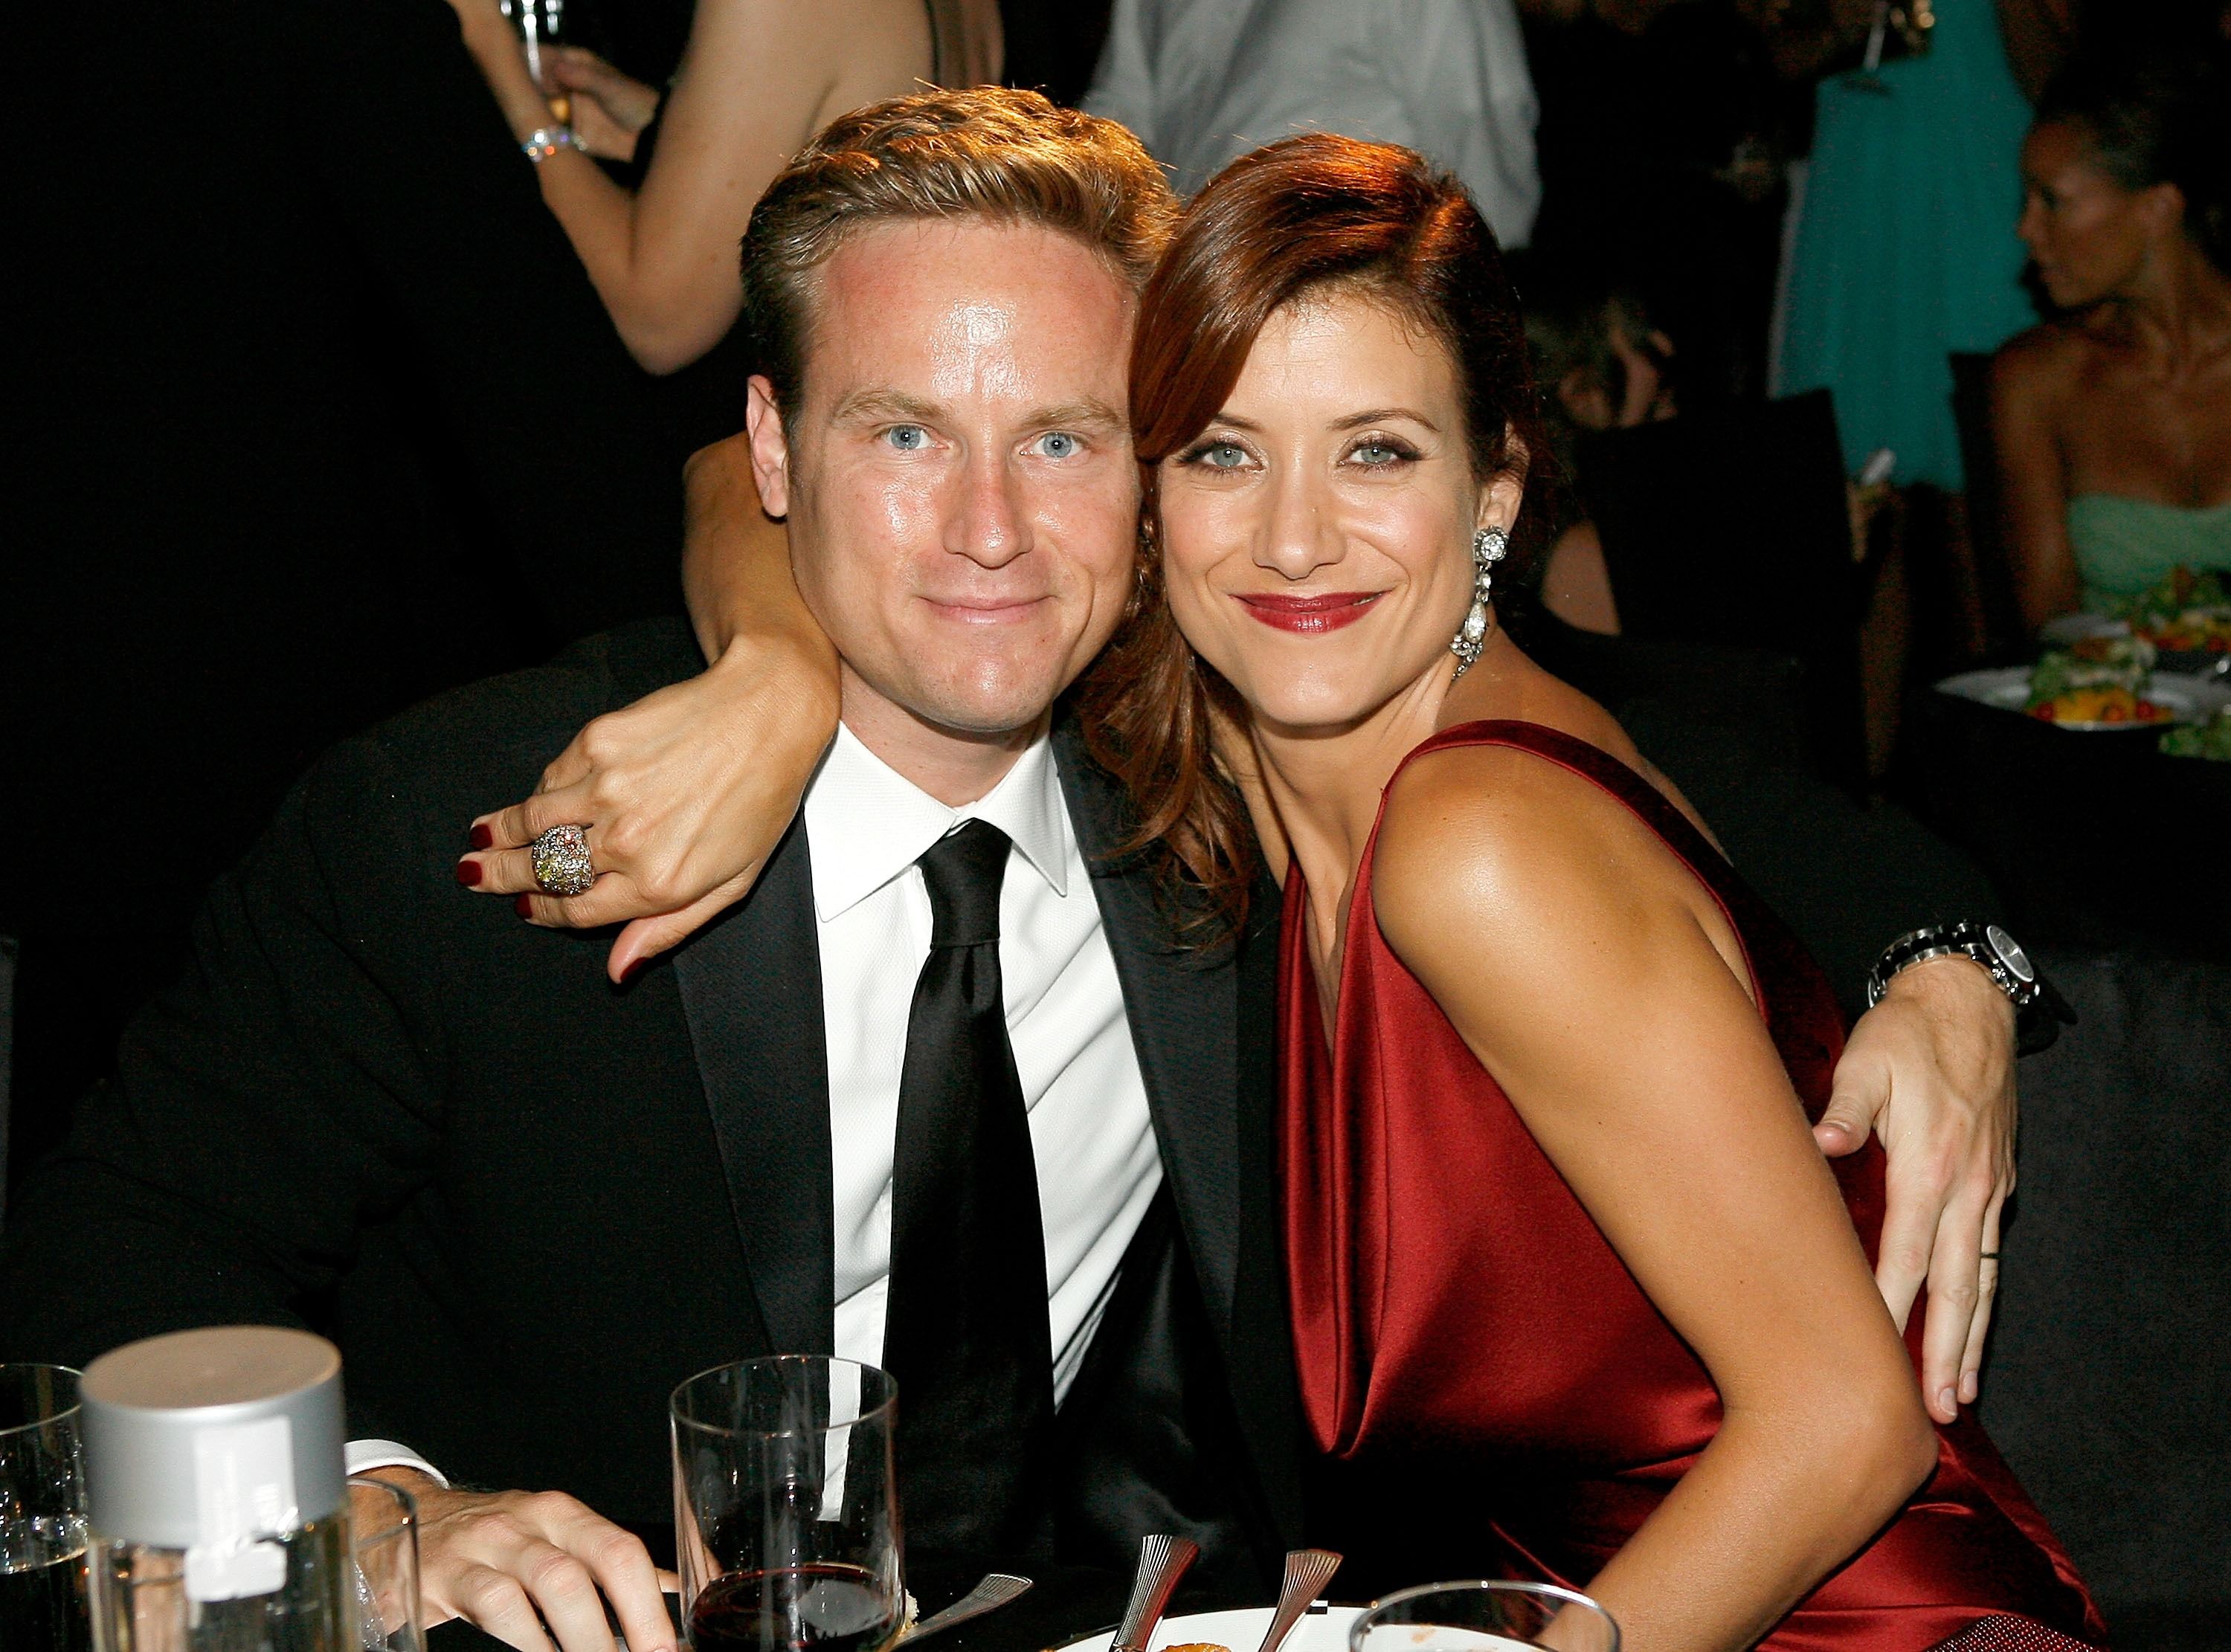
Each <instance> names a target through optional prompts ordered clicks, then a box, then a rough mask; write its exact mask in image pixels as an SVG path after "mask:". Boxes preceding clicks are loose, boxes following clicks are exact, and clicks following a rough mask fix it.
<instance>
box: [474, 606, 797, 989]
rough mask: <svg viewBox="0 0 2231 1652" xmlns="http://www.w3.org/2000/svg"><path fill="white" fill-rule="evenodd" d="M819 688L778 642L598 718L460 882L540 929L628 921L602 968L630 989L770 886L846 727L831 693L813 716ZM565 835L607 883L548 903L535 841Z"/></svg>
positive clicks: (743, 646)
mask: <svg viewBox="0 0 2231 1652" xmlns="http://www.w3.org/2000/svg"><path fill="white" fill-rule="evenodd" d="M770 654H772V655H773V657H772V658H771V657H769V656H770ZM817 681H818V674H817V671H816V669H815V668H813V667H812V666H809V665H805V664H801V663H799V662H796V661H789V660H788V659H787V658H786V657H785V656H784V655H782V653H781V649H780V644H779V643H776V642H769V643H767V644H766V645H764V646H763V647H762V646H761V645H756V644H753V643H739V644H737V645H735V646H734V647H732V648H731V649H729V651H728V652H727V654H726V655H723V656H722V657H721V660H720V661H718V662H716V663H715V665H714V666H713V667H712V668H710V669H708V670H707V671H705V672H703V673H702V674H699V675H697V676H695V677H690V678H688V679H686V680H685V681H681V682H677V683H675V684H672V685H671V686H669V687H665V688H662V689H660V690H658V691H657V692H656V694H650V695H647V696H645V697H644V698H643V699H642V700H637V701H636V702H635V704H633V705H631V706H626V707H622V708H621V709H620V710H618V711H616V712H610V713H606V714H605V715H604V716H602V717H599V718H598V719H597V720H595V721H593V722H592V723H590V724H589V725H588V726H586V727H585V728H583V729H582V731H581V732H579V734H577V735H575V736H574V737H573V740H572V744H571V745H568V746H566V749H565V751H563V752H560V753H559V756H558V758H557V759H556V760H555V761H554V762H553V763H552V764H551V765H550V766H549V767H548V768H547V769H546V770H544V771H543V774H542V781H541V784H540V785H539V786H537V787H536V788H535V791H534V794H533V796H532V797H528V798H527V799H526V800H525V801H523V802H521V803H514V804H513V805H512V806H511V807H510V808H508V809H499V810H495V812H494V813H492V814H487V815H483V816H481V817H480V818H479V819H478V820H476V821H475V822H474V823H473V842H474V843H475V852H474V853H472V854H470V855H466V856H464V857H463V859H462V860H461V861H458V863H457V866H458V873H457V875H458V880H459V881H461V882H467V883H469V886H470V887H473V888H475V889H477V890H479V891H481V892H482V893H483V894H508V895H514V896H516V897H517V898H518V901H519V907H520V915H521V917H523V918H526V919H527V920H528V921H529V922H531V923H536V924H541V925H545V926H549V927H552V928H558V929H598V928H602V927H604V926H606V925H609V924H623V923H624V924H625V925H626V927H625V928H624V929H623V930H622V931H621V932H620V934H619V936H618V939H616V940H615V941H614V942H613V943H612V949H611V955H610V957H609V958H608V959H607V962H606V970H607V972H608V973H609V974H610V975H611V978H612V979H613V980H614V981H624V980H626V979H627V978H629V977H630V976H631V975H632V974H633V973H634V972H635V971H636V970H637V968H638V967H639V966H640V965H643V963H645V962H646V961H648V960H649V959H650V958H654V957H656V955H657V954H658V953H660V952H665V951H667V950H669V948H671V947H674V946H676V945H680V944H681V942H682V940H683V939H686V938H687V937H688V936H689V935H690V934H692V933H694V932H695V931H696V930H698V929H700V928H702V926H704V925H705V924H706V923H708V922H709V921H710V920H712V919H713V918H714V917H715V916H716V915H717V914H718V913H721V912H722V911H724V910H726V909H727V907H731V906H734V904H735V903H736V902H737V901H739V900H742V899H743V898H744V896H745V895H746V894H749V893H750V891H751V887H752V885H753V883H755V882H757V881H759V875H760V872H761V870H762V869H764V868H765V867H766V861H767V858H768V856H769V855H773V852H774V849H775V846H776V845H777V844H778V843H779V842H781V841H782V837H783V834H784V833H785V832H786V831H787V830H788V829H789V827H790V823H791V820H792V817H793V816H795V815H796V814H797V812H798V805H799V800H800V799H801V798H802V797H804V796H805V784H806V782H807V780H808V779H809V778H811V777H812V772H813V768H814V765H816V764H817V763H818V761H819V760H820V757H821V753H822V752H823V751H824V749H825V748H826V747H827V745H828V744H829V739H830V736H831V732H833V730H834V728H835V726H836V713H835V698H834V696H833V694H832V695H831V697H830V699H829V700H828V703H827V705H826V706H824V707H821V708H820V710H819V711H818V712H817V711H816V709H815V697H814V693H813V688H814V685H815V683H816V682H817ZM568 824H571V825H578V826H582V827H584V828H585V829H586V835H587V842H588V847H589V854H590V859H591V864H592V867H593V868H594V869H595V871H596V874H597V879H596V882H595V883H594V884H593V885H592V886H591V887H590V888H589V889H588V890H587V891H586V892H585V894H578V895H569V896H558V895H550V894H543V893H541V891H540V887H539V886H538V885H537V884H536V882H535V881H534V864H533V849H532V848H531V845H532V844H533V842H534V840H535V839H536V838H537V837H539V836H541V834H542V833H544V832H546V831H547V830H549V829H550V828H552V827H553V826H562V825H568ZM468 868H470V870H468Z"/></svg>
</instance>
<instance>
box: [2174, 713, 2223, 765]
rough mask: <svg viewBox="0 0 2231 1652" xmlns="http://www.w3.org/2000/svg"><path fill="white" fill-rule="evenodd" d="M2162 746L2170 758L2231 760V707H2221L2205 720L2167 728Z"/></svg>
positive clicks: (2220, 761) (2221, 761)
mask: <svg viewBox="0 0 2231 1652" xmlns="http://www.w3.org/2000/svg"><path fill="white" fill-rule="evenodd" d="M2161 749H2162V750H2163V752H2166V753H2168V754H2169V755H2170V757H2189V758H2213V759H2214V760H2215V761H2216V762H2218V763H2231V706H2224V707H2219V708H2218V710H2217V711H2216V713H2215V716H2213V717H2211V718H2209V719H2208V720H2207V721H2206V722H2204V723H2188V724H2186V725H2185V726H2183V727H2182V728H2172V729H2169V730H2166V731H2164V732H2163V735H2162V737H2161Z"/></svg>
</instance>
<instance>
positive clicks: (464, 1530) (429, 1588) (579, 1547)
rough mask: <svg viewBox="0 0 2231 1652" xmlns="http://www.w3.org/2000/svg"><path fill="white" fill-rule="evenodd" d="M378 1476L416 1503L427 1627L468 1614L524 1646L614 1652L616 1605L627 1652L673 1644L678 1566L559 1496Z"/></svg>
mask: <svg viewBox="0 0 2231 1652" xmlns="http://www.w3.org/2000/svg"><path fill="white" fill-rule="evenodd" d="M376 1472H377V1474H378V1477H379V1478H381V1479H383V1480H387V1481H393V1482H394V1483H395V1484H396V1485H398V1486H401V1487H403V1488H404V1490H406V1491H408V1492H409V1493H410V1494H411V1496H413V1497H414V1498H416V1499H417V1503H418V1596H419V1600H420V1602H421V1604H422V1607H423V1609H424V1617H425V1624H426V1627H427V1628H429V1629H431V1628H433V1627H434V1626H435V1625H436V1624H437V1623H448V1622H449V1620H450V1619H451V1618H453V1617H462V1618H463V1619H464V1620H465V1621H466V1622H467V1623H471V1624H473V1625H475V1627H477V1628H479V1629H483V1630H485V1631H487V1632H488V1634H490V1635H493V1636H495V1637H496V1639H498V1640H500V1641H502V1642H505V1643H506V1644H507V1645H510V1646H515V1647H518V1648H520V1649H521V1652H614V1649H613V1645H612V1632H611V1627H610V1626H609V1624H608V1623H607V1622H606V1620H605V1602H606V1601H610V1602H611V1610H612V1613H613V1615H614V1616H615V1617H618V1619H619V1625H620V1633H621V1634H623V1635H624V1636H626V1637H627V1643H628V1647H629V1652H676V1636H675V1633H674V1625H673V1623H672V1621H671V1620H670V1619H669V1618H668V1617H667V1615H666V1603H665V1601H664V1599H663V1593H662V1588H661V1585H662V1584H664V1583H667V1582H669V1580H670V1577H671V1574H669V1573H663V1572H661V1571H658V1570H657V1569H656V1567H654V1566H653V1565H651V1564H650V1552H648V1551H647V1550H645V1549H644V1547H643V1545H642V1543H641V1542H640V1541H638V1540H637V1539H636V1538H635V1537H633V1536H632V1535H630V1533H627V1532H624V1531H622V1530H621V1529H620V1528H619V1527H618V1526H614V1525H613V1524H612V1523H611V1521H610V1520H605V1519H603V1518H602V1517H600V1516H598V1514H596V1513H592V1511H591V1510H590V1509H589V1508H587V1507H585V1506H584V1505H583V1504H581V1503H579V1502H576V1501H575V1500H573V1499H572V1498H571V1497H568V1496H566V1494H564V1493H563V1492H515V1491H513V1492H469V1491H452V1490H450V1489H449V1487H445V1486H443V1485H442V1484H441V1483H440V1482H438V1481H435V1480H432V1479H430V1478H429V1477H428V1476H427V1475H422V1474H420V1473H418V1472H417V1470H415V1469H411V1468H382V1469H379V1470H377V1471H376ZM553 1643H554V1644H553Z"/></svg>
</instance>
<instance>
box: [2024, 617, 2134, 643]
mask: <svg viewBox="0 0 2231 1652" xmlns="http://www.w3.org/2000/svg"><path fill="white" fill-rule="evenodd" d="M2037 634H2038V635H2039V636H2041V637H2043V638H2044V639H2045V640H2046V641H2047V642H2051V643H2053V644H2054V645H2055V646H2056V647H2059V648H2064V649H2065V648H2066V647H2067V646H2068V645H2069V644H2070V643H2072V642H2089V641H2090V640H2091V639H2092V638H2093V637H2095V636H2129V635H2130V634H2131V623H2130V622H2129V621H2128V620H2118V619H2109V618H2108V617H2107V616H2105V614H2060V615H2056V616H2054V617H2053V618H2052V619H2049V620H2047V621H2046V623H2044V624H2043V625H2040V627H2038V631H2037Z"/></svg>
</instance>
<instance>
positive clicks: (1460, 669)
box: [1449, 527, 1510, 677]
mask: <svg viewBox="0 0 2231 1652" xmlns="http://www.w3.org/2000/svg"><path fill="white" fill-rule="evenodd" d="M1508 550H1510V535H1509V534H1507V533H1505V532H1504V531H1503V530H1502V529H1501V528H1491V527H1488V528H1482V529H1480V531H1479V532H1477V533H1475V534H1473V535H1472V536H1471V612H1469V613H1467V614H1466V615H1465V622H1464V624H1463V625H1462V626H1461V627H1460V628H1458V631H1457V635H1456V641H1454V642H1452V643H1450V644H1449V652H1450V653H1451V654H1453V655H1456V656H1457V675H1458V676H1459V677H1461V676H1462V675H1464V674H1465V672H1467V671H1469V670H1471V668H1472V662H1473V661H1476V660H1478V658H1479V651H1480V650H1481V649H1484V648H1485V647H1486V646H1487V628H1488V626H1489V624H1490V623H1491V621H1492V618H1493V616H1492V614H1491V611H1490V610H1489V608H1488V605H1487V598H1488V593H1489V591H1490V590H1491V587H1492V586H1493V585H1494V584H1495V565H1496V564H1497V563H1498V562H1500V561H1502V560H1503V555H1504V552H1506V551H1508Z"/></svg>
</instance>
